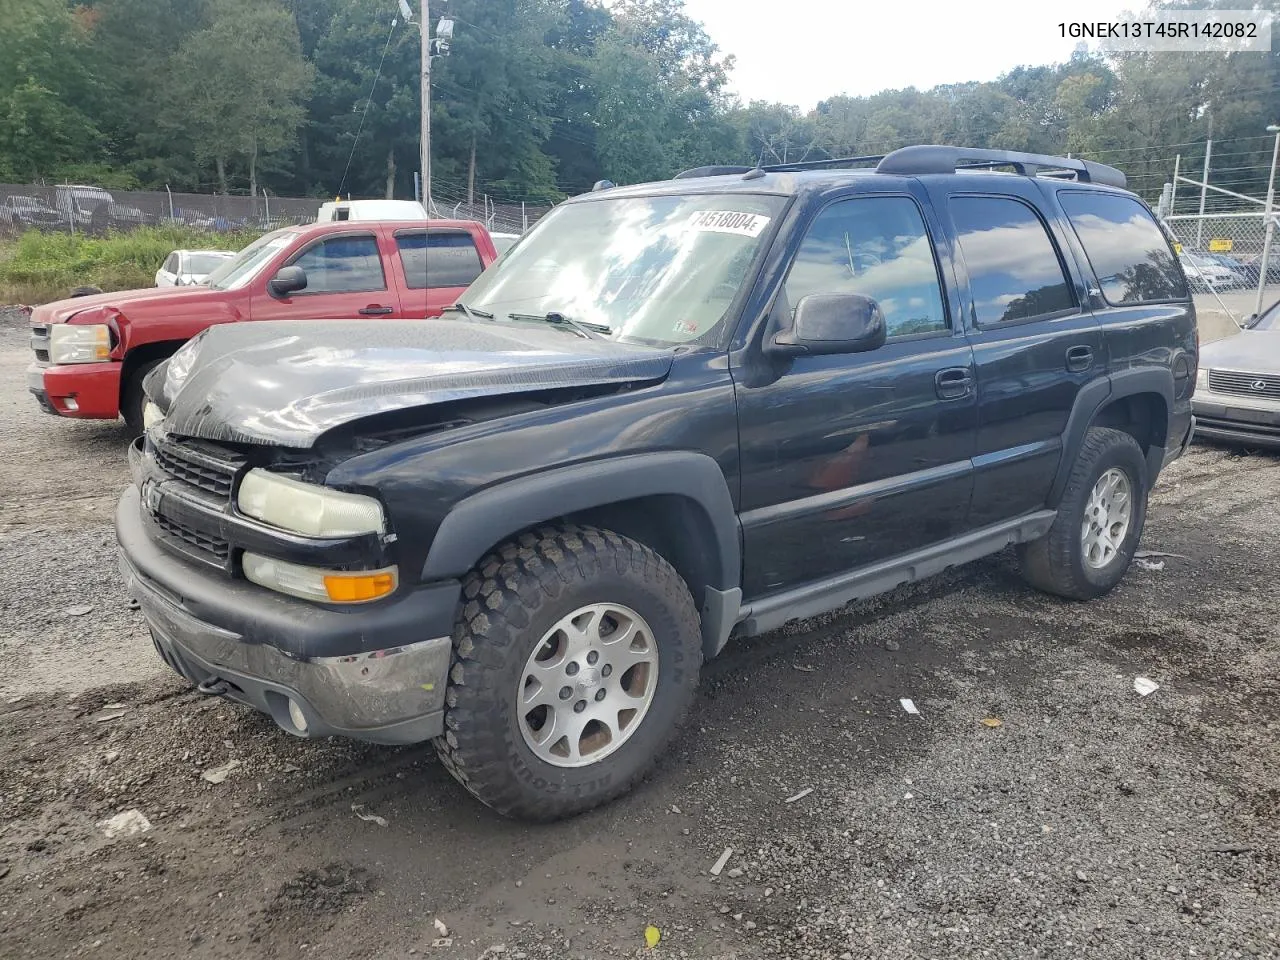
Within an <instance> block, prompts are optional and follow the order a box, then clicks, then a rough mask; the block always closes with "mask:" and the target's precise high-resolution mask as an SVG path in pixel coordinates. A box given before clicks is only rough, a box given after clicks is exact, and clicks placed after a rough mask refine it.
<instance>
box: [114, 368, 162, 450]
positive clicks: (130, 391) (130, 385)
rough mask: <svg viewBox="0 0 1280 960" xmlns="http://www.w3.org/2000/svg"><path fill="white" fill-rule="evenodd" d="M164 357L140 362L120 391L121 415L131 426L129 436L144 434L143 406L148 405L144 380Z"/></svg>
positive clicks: (127, 424) (126, 424) (128, 425)
mask: <svg viewBox="0 0 1280 960" xmlns="http://www.w3.org/2000/svg"><path fill="white" fill-rule="evenodd" d="M163 362H164V360H163V358H161V359H159V360H147V361H146V362H145V363H142V364H139V365H138V366H137V367H135V368H134V369H133V371H132V372H131V373H130V374H129V379H128V380H127V381H126V382H125V385H124V389H123V390H121V391H120V416H121V417H123V418H124V422H125V426H126V427H128V428H129V436H131V437H138V436H141V435H142V429H143V422H142V408H143V407H144V406H146V403H147V395H146V394H145V393H144V392H143V390H142V381H143V380H145V379H146V378H147V374H148V373H150V372H151V371H152V370H154V369H155V368H156V367H157V366H159V365H160V364H161V363H163Z"/></svg>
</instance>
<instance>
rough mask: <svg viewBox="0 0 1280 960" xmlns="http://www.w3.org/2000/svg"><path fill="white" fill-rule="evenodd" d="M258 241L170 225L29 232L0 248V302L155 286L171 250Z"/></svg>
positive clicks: (248, 234)
mask: <svg viewBox="0 0 1280 960" xmlns="http://www.w3.org/2000/svg"><path fill="white" fill-rule="evenodd" d="M259 236H260V233H259V232H256V231H236V232H231V233H213V232H211V231H208V230H197V229H193V228H190V227H172V226H169V227H139V228H138V229H136V230H129V231H127V232H123V233H108V234H106V235H105V236H100V237H87V236H85V235H83V234H76V235H75V236H71V235H70V234H66V233H42V232H40V231H39V230H28V231H27V232H26V233H24V234H22V235H21V236H20V237H18V238H17V239H16V240H13V241H5V242H4V243H3V245H0V303H30V304H36V303H47V302H48V301H50V300H59V299H61V298H63V297H65V296H67V295H68V294H69V293H70V292H71V291H72V289H74V288H75V287H79V286H84V285H86V284H92V285H93V286H95V287H101V288H102V289H103V290H108V291H110V290H132V289H136V288H138V287H150V286H154V285H155V272H156V271H157V270H159V269H160V264H162V263H163V262H164V258H165V257H167V256H168V255H169V254H170V253H172V252H173V251H174V250H179V249H184V248H185V249H193V250H199V249H215V250H239V249H241V248H242V247H244V246H246V245H247V244H249V243H251V242H253V241H254V240H255V239H257V238H258V237H259Z"/></svg>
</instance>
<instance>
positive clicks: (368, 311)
mask: <svg viewBox="0 0 1280 960" xmlns="http://www.w3.org/2000/svg"><path fill="white" fill-rule="evenodd" d="M392 312H393V311H392V309H391V308H390V307H380V306H378V305H377V304H376V303H371V304H369V306H367V307H365V308H364V309H363V310H361V311H360V316H362V317H385V316H386V315H387V314H388V313H392Z"/></svg>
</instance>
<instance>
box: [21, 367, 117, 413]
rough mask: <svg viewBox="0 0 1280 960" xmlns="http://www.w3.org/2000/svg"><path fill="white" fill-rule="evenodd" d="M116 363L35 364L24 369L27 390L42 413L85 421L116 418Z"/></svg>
mask: <svg viewBox="0 0 1280 960" xmlns="http://www.w3.org/2000/svg"><path fill="white" fill-rule="evenodd" d="M121 366H122V364H121V363H120V362H119V361H115V360H112V361H107V362H105V363H70V364H64V365H61V366H55V365H51V364H48V363H43V362H41V361H39V360H37V361H36V362H35V363H32V364H31V366H29V367H27V389H28V390H29V391H30V392H31V393H32V394H33V395H34V396H35V398H36V401H37V402H38V403H39V404H40V406H41V408H42V409H43V410H44V411H45V412H46V413H53V414H57V415H58V416H62V417H78V418H82V419H88V420H114V419H115V418H116V417H118V416H119V415H120V369H121Z"/></svg>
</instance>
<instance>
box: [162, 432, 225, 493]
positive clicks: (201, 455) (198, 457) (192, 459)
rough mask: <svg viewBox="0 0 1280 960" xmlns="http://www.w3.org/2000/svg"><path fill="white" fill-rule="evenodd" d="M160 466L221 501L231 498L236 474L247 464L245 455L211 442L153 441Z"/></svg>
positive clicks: (170, 475) (166, 472) (175, 477)
mask: <svg viewBox="0 0 1280 960" xmlns="http://www.w3.org/2000/svg"><path fill="white" fill-rule="evenodd" d="M151 453H152V456H153V457H155V461H156V465H157V466H158V467H159V468H160V469H161V470H162V471H164V473H165V475H166V476H169V477H172V478H174V479H175V480H181V481H182V482H183V483H187V484H190V485H191V486H193V487H196V488H197V489H199V490H203V491H204V492H205V493H211V494H213V495H214V496H215V497H217V498H218V499H220V500H225V501H228V502H229V501H230V500H231V490H232V488H233V487H234V486H235V482H236V474H237V473H239V472H240V469H241V468H242V467H243V466H244V463H245V460H244V457H242V456H240V455H238V454H234V453H231V452H229V451H225V450H221V449H218V448H215V447H213V446H211V445H207V444H200V445H199V446H197V445H195V444H192V443H189V442H188V443H181V444H179V443H174V442H172V441H168V440H162V441H160V442H159V443H153V444H151Z"/></svg>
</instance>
